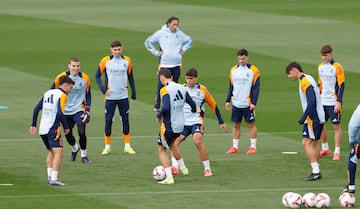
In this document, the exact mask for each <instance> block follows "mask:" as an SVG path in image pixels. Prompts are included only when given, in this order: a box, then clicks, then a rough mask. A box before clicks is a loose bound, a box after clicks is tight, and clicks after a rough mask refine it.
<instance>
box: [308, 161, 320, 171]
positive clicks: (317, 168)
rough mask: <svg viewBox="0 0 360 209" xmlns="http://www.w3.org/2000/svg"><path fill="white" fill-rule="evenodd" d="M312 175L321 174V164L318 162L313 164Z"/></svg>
mask: <svg viewBox="0 0 360 209" xmlns="http://www.w3.org/2000/svg"><path fill="white" fill-rule="evenodd" d="M310 165H311V168H312V173H320V164H319V163H318V162H314V163H311V164H310Z"/></svg>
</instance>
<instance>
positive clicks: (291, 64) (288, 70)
mask: <svg viewBox="0 0 360 209" xmlns="http://www.w3.org/2000/svg"><path fill="white" fill-rule="evenodd" d="M293 68H296V69H297V70H298V71H300V72H303V70H302V67H301V65H300V64H299V63H298V62H295V61H294V62H291V63H290V64H288V66H286V68H285V72H286V74H289V73H290V71H291V69H293Z"/></svg>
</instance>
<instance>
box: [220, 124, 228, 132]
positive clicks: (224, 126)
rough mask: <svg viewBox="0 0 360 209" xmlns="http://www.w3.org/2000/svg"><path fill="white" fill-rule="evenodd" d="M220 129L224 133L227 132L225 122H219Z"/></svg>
mask: <svg viewBox="0 0 360 209" xmlns="http://www.w3.org/2000/svg"><path fill="white" fill-rule="evenodd" d="M220 129H221V130H222V131H223V132H224V133H227V126H226V124H225V123H223V124H220Z"/></svg>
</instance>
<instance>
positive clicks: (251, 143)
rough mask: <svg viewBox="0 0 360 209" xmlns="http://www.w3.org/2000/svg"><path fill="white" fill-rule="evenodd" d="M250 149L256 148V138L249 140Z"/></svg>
mask: <svg viewBox="0 0 360 209" xmlns="http://www.w3.org/2000/svg"><path fill="white" fill-rule="evenodd" d="M250 147H253V148H256V138H255V139H250Z"/></svg>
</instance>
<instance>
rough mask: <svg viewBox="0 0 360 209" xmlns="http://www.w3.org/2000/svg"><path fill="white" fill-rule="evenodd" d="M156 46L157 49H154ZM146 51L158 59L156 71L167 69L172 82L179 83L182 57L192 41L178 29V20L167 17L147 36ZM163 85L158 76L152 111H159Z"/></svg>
mask: <svg viewBox="0 0 360 209" xmlns="http://www.w3.org/2000/svg"><path fill="white" fill-rule="evenodd" d="M156 45H158V47H156ZM145 47H146V49H147V50H148V51H149V52H151V54H153V55H155V56H158V57H159V66H158V70H160V69H161V68H167V69H169V70H170V71H171V75H172V76H173V81H175V82H176V83H177V82H178V81H179V77H180V73H181V70H182V57H183V56H184V54H185V52H186V51H187V50H189V49H190V48H191V47H192V39H191V37H190V36H188V35H186V34H185V33H184V32H183V31H181V30H180V29H179V18H178V17H174V16H172V17H169V19H168V20H167V21H166V24H165V25H163V26H162V27H161V29H160V30H158V31H156V32H155V33H154V34H152V35H151V36H149V37H148V38H147V39H146V41H145ZM162 87H163V85H162V84H161V82H160V79H159V74H158V86H157V89H156V98H155V106H154V111H156V112H157V111H159V109H160V89H161V88H162Z"/></svg>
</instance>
